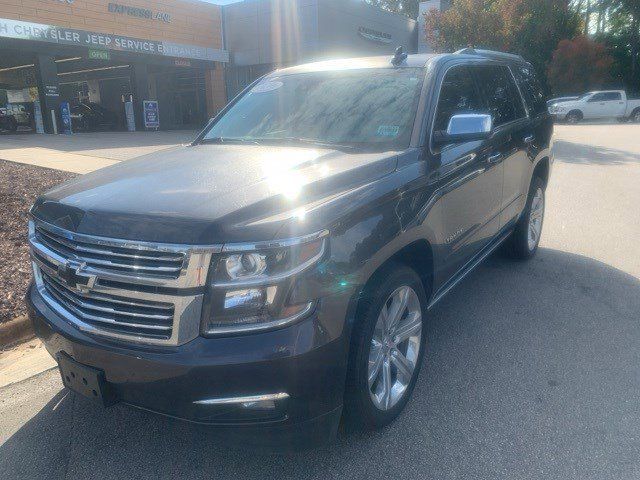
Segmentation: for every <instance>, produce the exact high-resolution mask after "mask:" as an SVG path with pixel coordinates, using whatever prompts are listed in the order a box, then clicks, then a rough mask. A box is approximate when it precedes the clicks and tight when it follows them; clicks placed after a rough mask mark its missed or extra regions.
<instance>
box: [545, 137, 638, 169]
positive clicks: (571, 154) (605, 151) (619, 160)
mask: <svg viewBox="0 0 640 480" xmlns="http://www.w3.org/2000/svg"><path fill="white" fill-rule="evenodd" d="M553 153H554V156H555V159H556V161H558V162H562V163H575V164H582V165H584V164H595V165H624V164H629V163H640V154H634V153H630V152H628V151H624V150H616V149H613V148H606V147H599V146H592V145H585V144H580V143H573V142H567V141H565V140H556V141H555V142H554V144H553Z"/></svg>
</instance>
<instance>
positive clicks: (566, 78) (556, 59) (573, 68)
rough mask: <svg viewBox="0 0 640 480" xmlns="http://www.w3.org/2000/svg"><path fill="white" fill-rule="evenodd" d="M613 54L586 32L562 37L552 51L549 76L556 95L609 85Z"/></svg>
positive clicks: (581, 91)
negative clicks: (587, 35) (582, 34)
mask: <svg viewBox="0 0 640 480" xmlns="http://www.w3.org/2000/svg"><path fill="white" fill-rule="evenodd" d="M612 65H613V58H612V57H611V55H610V54H609V52H608V51H607V49H606V47H605V46H604V45H602V44H601V43H597V42H594V41H593V40H590V39H589V38H587V37H585V36H579V37H576V38H574V39H573V40H562V41H561V42H560V43H559V44H558V48H557V49H556V51H554V52H553V57H552V60H551V63H550V64H549V70H548V79H549V84H550V85H551V87H552V89H553V91H554V93H555V94H557V95H563V94H576V93H583V92H586V91H589V90H594V89H599V88H604V87H606V86H607V85H608V84H609V83H610V82H611V80H612V78H611V73H610V72H611V66H612Z"/></svg>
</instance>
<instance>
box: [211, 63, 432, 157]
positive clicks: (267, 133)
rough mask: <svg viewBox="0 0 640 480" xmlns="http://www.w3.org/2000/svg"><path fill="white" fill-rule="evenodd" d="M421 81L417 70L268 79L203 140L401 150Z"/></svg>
mask: <svg viewBox="0 0 640 480" xmlns="http://www.w3.org/2000/svg"><path fill="white" fill-rule="evenodd" d="M423 76H424V70H423V69H421V68H403V69H391V68H387V69H375V70H373V69H367V70H348V71H339V72H335V71H332V72H311V73H300V74H293V75H281V76H270V77H269V78H265V79H263V80H262V81H260V82H259V83H258V84H257V85H255V86H254V87H253V88H252V89H251V90H250V91H249V92H248V93H246V94H245V95H244V96H243V97H242V98H241V99H240V100H239V101H238V102H237V103H236V104H235V105H233V107H231V109H230V110H229V111H228V112H227V113H226V114H225V115H224V116H223V117H222V118H220V119H219V120H218V121H217V122H216V123H215V124H214V125H213V126H211V127H210V129H209V130H208V131H207V132H206V134H205V136H204V138H203V141H204V142H207V141H209V142H216V141H217V142H221V143H223V142H225V141H229V142H233V141H243V142H256V143H317V144H322V145H326V146H333V147H335V148H340V147H352V148H355V147H361V148H373V149H380V150H383V149H402V148H406V147H408V146H409V141H410V138H411V131H412V128H413V122H414V118H415V115H416V110H417V105H418V98H419V96H420V89H421V86H422V79H423Z"/></svg>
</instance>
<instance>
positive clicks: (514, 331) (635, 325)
mask: <svg viewBox="0 0 640 480" xmlns="http://www.w3.org/2000/svg"><path fill="white" fill-rule="evenodd" d="M556 132H557V133H556V150H557V155H558V158H557V160H556V164H555V167H554V170H553V172H552V178H551V181H550V185H549V190H548V196H547V213H546V219H545V225H544V230H543V236H542V244H541V248H540V250H539V252H538V255H537V256H536V257H535V258H534V259H533V260H531V261H529V262H526V263H518V262H513V261H510V260H506V259H503V258H501V257H500V256H499V255H494V256H492V257H490V258H489V259H488V260H487V261H486V262H485V263H484V264H483V265H482V266H481V267H479V268H478V269H477V270H476V271H475V272H474V273H472V274H471V275H470V276H469V277H468V278H467V279H466V280H465V281H464V282H462V283H461V284H460V285H459V286H458V287H457V288H456V289H454V290H453V291H452V292H451V293H450V294H449V295H448V296H447V297H445V299H443V300H442V301H441V302H440V304H439V305H438V306H437V307H436V309H435V310H434V311H433V312H432V316H431V318H430V324H429V327H428V329H427V331H426V334H427V351H426V356H425V365H424V367H423V369H422V372H421V374H420V378H419V380H418V383H417V387H416V390H415V392H414V395H413V399H412V400H411V402H410V403H409V404H408V407H407V410H406V411H405V413H404V414H403V415H402V416H401V417H400V418H399V419H398V421H396V422H395V423H394V424H392V425H391V426H389V427H387V428H386V429H384V430H382V431H378V432H374V433H365V434H347V433H341V434H340V435H339V437H338V439H337V442H336V443H335V444H333V445H330V446H327V447H323V448H320V449H317V450H312V451H308V452H303V453H296V454H270V453H265V452H254V451H250V450H247V449H242V448H238V447H237V446H235V447H230V446H229V445H228V443H227V441H226V440H225V438H224V437H222V438H221V437H220V436H219V435H216V434H215V433H214V432H212V431H211V430H210V429H206V428H202V427H196V426H193V425H191V424H187V423H183V422H179V421H175V420H171V419H166V418H162V417H158V416H155V415H151V414H148V413H145V412H141V411H137V410H133V409H130V408H127V407H123V406H116V407H113V408H110V409H107V410H104V409H101V408H97V407H95V406H94V405H93V404H91V403H89V402H88V401H85V400H84V399H82V398H78V397H75V396H74V395H72V394H68V393H67V392H66V391H65V390H63V388H62V383H61V382H60V380H59V378H58V373H57V371H55V370H54V371H50V372H46V373H43V374H41V375H39V376H36V377H34V378H32V379H30V380H26V381H24V382H21V383H18V384H15V385H11V386H8V387H5V388H3V389H0V478H3V479H4V478H7V479H14V478H20V479H22V478H25V479H37V478H46V479H58V478H69V479H93V478H96V479H111V478H113V479H123V478H139V479H146V478H150V479H151V478H153V479H156V478H180V479H190V478H215V479H238V478H240V479H254V478H255V479H261V480H263V479H265V478H270V479H284V478H287V479H289V478H291V479H328V478H339V479H360V478H367V479H382V478H385V479H386V478H389V477H394V478H395V477H399V478H402V479H404V480H409V479H438V480H441V479H465V480H466V479H483V480H487V479H509V480H516V479H536V480H539V479H562V480H569V479H580V480H584V479H620V480H630V479H634V478H640V403H639V397H640V348H638V346H639V345H640V315H639V312H640V246H639V243H638V239H639V238H640V221H639V220H640V215H639V214H638V212H639V209H640V207H639V205H640V143H639V142H638V141H637V139H638V137H639V136H640V126H638V125H606V126H605V125H602V126H598V125H589V126H587V125H578V126H560V127H558V128H557V130H556Z"/></svg>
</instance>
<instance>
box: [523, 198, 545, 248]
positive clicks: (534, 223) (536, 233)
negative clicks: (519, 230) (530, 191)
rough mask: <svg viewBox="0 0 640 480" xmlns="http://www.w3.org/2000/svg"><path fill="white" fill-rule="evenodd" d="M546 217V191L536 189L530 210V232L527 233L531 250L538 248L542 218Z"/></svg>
mask: <svg viewBox="0 0 640 480" xmlns="http://www.w3.org/2000/svg"><path fill="white" fill-rule="evenodd" d="M543 217H544V192H543V191H542V189H541V188H538V189H537V190H536V193H535V195H534V196H533V199H532V200H531V211H530V212H529V233H528V235H527V245H528V247H529V251H532V250H533V249H534V248H536V245H537V244H538V240H539V239H540V234H541V233H542V219H543Z"/></svg>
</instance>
